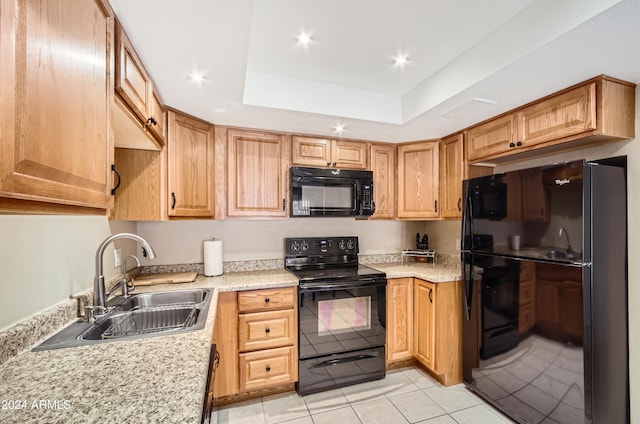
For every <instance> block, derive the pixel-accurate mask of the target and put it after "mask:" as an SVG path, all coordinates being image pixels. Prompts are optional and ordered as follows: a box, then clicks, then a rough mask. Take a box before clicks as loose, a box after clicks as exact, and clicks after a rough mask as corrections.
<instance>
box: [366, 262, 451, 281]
mask: <svg viewBox="0 0 640 424" xmlns="http://www.w3.org/2000/svg"><path fill="white" fill-rule="evenodd" d="M368 266H370V267H371V268H375V269H377V270H379V271H382V272H384V273H386V274H387V278H403V277H416V278H420V279H422V280H427V281H431V282H432V283H447V282H450V281H460V280H462V269H461V267H459V266H457V267H452V266H449V265H437V264H436V265H435V266H434V265H433V264H431V263H406V264H399V263H389V264H387V263H383V264H368Z"/></svg>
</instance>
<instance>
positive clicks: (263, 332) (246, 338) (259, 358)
mask: <svg viewBox="0 0 640 424" xmlns="http://www.w3.org/2000/svg"><path fill="white" fill-rule="evenodd" d="M296 299H297V290H296V287H285V288H274V289H262V290H249V291H241V292H223V293H220V294H219V296H218V307H217V308H218V309H217V312H216V324H215V328H214V333H213V343H215V344H216V345H217V349H218V352H220V365H219V367H218V369H217V371H216V377H215V383H214V396H215V399H216V402H217V403H230V402H234V401H239V400H244V399H250V398H253V397H259V396H263V395H265V394H268V393H277V392H278V391H282V390H280V389H281V388H282V387H283V386H286V385H290V386H292V385H293V383H295V382H296V381H298V311H297V302H296ZM291 388H292V387H291ZM269 390H273V391H272V392H269ZM287 390H290V389H289V388H288V387H287Z"/></svg>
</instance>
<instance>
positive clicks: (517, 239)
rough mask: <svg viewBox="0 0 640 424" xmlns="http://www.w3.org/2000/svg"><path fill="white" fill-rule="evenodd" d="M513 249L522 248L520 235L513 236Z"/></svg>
mask: <svg viewBox="0 0 640 424" xmlns="http://www.w3.org/2000/svg"><path fill="white" fill-rule="evenodd" d="M510 242H511V249H512V250H520V236H518V235H515V236H511V240H510Z"/></svg>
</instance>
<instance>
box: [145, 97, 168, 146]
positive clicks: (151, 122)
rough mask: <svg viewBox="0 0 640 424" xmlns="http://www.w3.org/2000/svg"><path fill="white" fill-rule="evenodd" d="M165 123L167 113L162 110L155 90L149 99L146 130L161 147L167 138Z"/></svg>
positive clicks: (162, 107) (162, 106)
mask: <svg viewBox="0 0 640 424" xmlns="http://www.w3.org/2000/svg"><path fill="white" fill-rule="evenodd" d="M166 121H167V111H166V110H165V108H164V105H163V103H162V100H161V99H160V96H159V95H158V93H157V92H156V91H155V90H153V92H152V95H151V99H150V106H149V118H148V120H147V128H148V129H149V131H151V133H152V134H153V135H154V137H155V138H156V139H158V140H159V141H160V144H161V145H164V142H165V139H166V138H167V134H166V129H167V126H166Z"/></svg>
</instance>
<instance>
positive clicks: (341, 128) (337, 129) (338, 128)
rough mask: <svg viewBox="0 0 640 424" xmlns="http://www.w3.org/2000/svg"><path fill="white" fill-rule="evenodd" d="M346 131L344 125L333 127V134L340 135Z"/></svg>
mask: <svg viewBox="0 0 640 424" xmlns="http://www.w3.org/2000/svg"><path fill="white" fill-rule="evenodd" d="M346 129H347V125H346V124H340V123H337V124H335V125H334V126H333V132H334V133H336V134H342V133H343V132H344V131H345V130H346Z"/></svg>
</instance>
